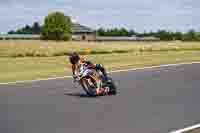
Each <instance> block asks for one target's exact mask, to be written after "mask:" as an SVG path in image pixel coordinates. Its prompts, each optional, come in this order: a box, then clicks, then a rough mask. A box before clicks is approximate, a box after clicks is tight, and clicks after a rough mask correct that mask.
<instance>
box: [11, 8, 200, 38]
mask: <svg viewBox="0 0 200 133" xmlns="http://www.w3.org/2000/svg"><path fill="white" fill-rule="evenodd" d="M72 28H73V27H72V23H71V19H70V17H68V16H65V15H64V13H62V12H53V13H50V14H48V15H47V16H46V17H45V19H44V25H40V24H39V23H38V22H34V23H33V24H32V25H31V26H30V25H26V26H24V27H22V28H19V29H17V30H16V31H15V30H11V31H9V32H8V34H39V35H41V39H44V40H70V39H71V36H72ZM96 33H97V35H98V36H137V37H149V36H153V37H157V38H159V39H160V40H162V41H171V40H182V41H200V32H196V31H195V30H189V31H188V32H185V33H182V32H171V31H167V30H158V31H157V32H144V33H138V32H136V31H134V30H128V29H126V28H107V29H104V28H99V29H97V30H96Z"/></svg>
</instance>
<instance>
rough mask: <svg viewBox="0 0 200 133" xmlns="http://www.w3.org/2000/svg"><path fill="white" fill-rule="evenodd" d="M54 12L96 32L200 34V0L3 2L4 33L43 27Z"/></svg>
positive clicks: (0, 7)
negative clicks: (119, 29)
mask: <svg viewBox="0 0 200 133" xmlns="http://www.w3.org/2000/svg"><path fill="white" fill-rule="evenodd" d="M52 11H62V12H64V13H65V14H66V15H69V16H72V18H73V19H74V20H76V21H78V22H79V23H81V24H85V25H87V26H90V27H92V28H99V27H125V28H129V29H134V30H136V31H139V32H143V31H150V30H153V31H155V30H158V29H168V30H173V31H176V30H178V31H186V30H188V29H191V28H194V29H196V30H198V31H200V13H199V12H200V1H199V0H1V1H0V22H1V23H0V32H7V31H8V30H10V29H16V28H17V27H22V26H24V25H25V24H32V23H33V22H34V21H39V22H40V23H42V22H43V18H44V16H46V15H47V14H48V13H49V12H52Z"/></svg>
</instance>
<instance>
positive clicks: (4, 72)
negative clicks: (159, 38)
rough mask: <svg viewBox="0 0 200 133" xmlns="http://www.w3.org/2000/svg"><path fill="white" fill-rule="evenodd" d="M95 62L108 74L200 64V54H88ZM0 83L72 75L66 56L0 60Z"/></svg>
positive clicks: (199, 52)
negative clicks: (128, 69)
mask: <svg viewBox="0 0 200 133" xmlns="http://www.w3.org/2000/svg"><path fill="white" fill-rule="evenodd" d="M87 58H88V59H90V60H91V61H93V62H94V63H102V64H104V65H105V67H106V68H107V70H108V71H111V70H119V69H126V68H136V67H144V66H154V65H160V64H169V63H182V62H184V63H185V62H192V61H200V51H177V52H173V51H170V52H143V53H124V54H101V55H88V56H87ZM0 64H1V65H0V83H2V82H11V81H17V80H33V79H38V78H49V77H57V76H65V75H71V66H70V65H69V63H68V60H67V58H66V57H64V56H58V57H24V58H7V57H5V58H0Z"/></svg>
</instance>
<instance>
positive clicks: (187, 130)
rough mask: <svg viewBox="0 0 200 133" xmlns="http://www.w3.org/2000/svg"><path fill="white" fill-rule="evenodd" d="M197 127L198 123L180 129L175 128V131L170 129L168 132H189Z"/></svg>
mask: <svg viewBox="0 0 200 133" xmlns="http://www.w3.org/2000/svg"><path fill="white" fill-rule="evenodd" d="M198 128H200V124H197V125H194V126H190V127H187V128H184V129H180V130H177V131H172V132H170V133H185V132H189V131H191V130H195V129H198Z"/></svg>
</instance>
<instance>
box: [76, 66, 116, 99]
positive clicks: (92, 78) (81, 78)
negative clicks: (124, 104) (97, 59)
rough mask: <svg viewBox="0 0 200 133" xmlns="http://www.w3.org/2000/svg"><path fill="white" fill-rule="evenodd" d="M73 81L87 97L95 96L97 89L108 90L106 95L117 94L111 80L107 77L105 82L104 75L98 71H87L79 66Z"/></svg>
mask: <svg viewBox="0 0 200 133" xmlns="http://www.w3.org/2000/svg"><path fill="white" fill-rule="evenodd" d="M75 79H76V80H75V81H76V82H78V83H79V84H80V85H81V86H82V88H83V90H84V91H85V92H86V94H87V95H89V96H96V89H97V88H104V89H109V92H108V94H107V95H115V94H116V93H117V91H116V86H115V84H114V82H113V80H112V78H111V77H108V78H107V79H106V80H105V77H104V74H103V73H102V72H101V71H100V70H95V69H88V68H87V67H84V66H81V67H80V70H79V74H77V76H76V77H75Z"/></svg>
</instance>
